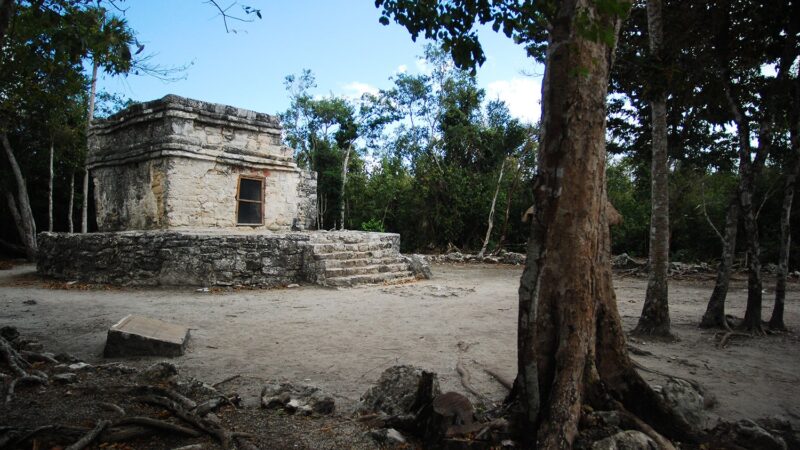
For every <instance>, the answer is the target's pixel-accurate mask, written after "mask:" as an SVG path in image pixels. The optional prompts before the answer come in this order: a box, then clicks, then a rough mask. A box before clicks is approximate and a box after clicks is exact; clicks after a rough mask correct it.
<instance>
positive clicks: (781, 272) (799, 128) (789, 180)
mask: <svg viewBox="0 0 800 450" xmlns="http://www.w3.org/2000/svg"><path fill="white" fill-rule="evenodd" d="M792 87H793V91H794V92H793V96H792V100H793V104H792V112H791V118H790V124H789V135H790V140H791V145H792V155H794V162H793V164H792V167H791V168H790V169H789V170H788V171H787V172H786V180H785V181H784V185H783V207H782V208H781V243H780V251H779V255H778V273H777V274H776V279H775V304H774V306H773V307H772V317H770V319H769V327H770V328H771V329H773V330H786V324H784V322H783V308H784V302H785V301H786V276H787V275H788V272H789V250H790V249H791V243H792V234H791V226H790V222H791V216H792V201H793V200H794V189H795V185H796V183H797V177H798V176H800V78H797V79H795V80H794V83H793V86H792Z"/></svg>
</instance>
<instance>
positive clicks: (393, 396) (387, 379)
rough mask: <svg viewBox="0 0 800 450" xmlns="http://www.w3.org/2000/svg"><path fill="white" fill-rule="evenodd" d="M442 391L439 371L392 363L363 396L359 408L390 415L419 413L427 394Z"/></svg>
mask: <svg viewBox="0 0 800 450" xmlns="http://www.w3.org/2000/svg"><path fill="white" fill-rule="evenodd" d="M440 393H441V390H440V389H439V381H438V379H437V377H436V374H435V373H433V372H428V371H425V370H423V369H421V368H419V367H414V366H408V365H401V366H392V367H390V368H388V369H386V370H385V371H384V372H383V373H382V374H381V376H380V378H379V379H378V383H377V384H376V385H375V386H372V387H370V388H369V389H367V391H366V392H365V393H364V395H363V396H361V406H360V408H359V411H361V412H364V413H378V412H383V413H385V414H388V415H390V416H392V415H408V414H415V413H416V412H417V411H418V410H419V408H420V406H422V405H421V403H423V402H425V401H426V400H425V398H428V399H432V398H434V397H436V396H437V395H439V394H440ZM427 401H430V400H427Z"/></svg>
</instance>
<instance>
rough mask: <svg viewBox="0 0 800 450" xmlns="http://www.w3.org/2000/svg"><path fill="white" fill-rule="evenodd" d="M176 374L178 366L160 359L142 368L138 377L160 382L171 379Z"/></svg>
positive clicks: (143, 379)
mask: <svg viewBox="0 0 800 450" xmlns="http://www.w3.org/2000/svg"><path fill="white" fill-rule="evenodd" d="M177 374H178V368H177V367H175V364H172V363H170V362H166V361H161V362H157V363H155V364H153V365H151V366H150V367H148V368H146V369H144V370H143V371H142V372H141V373H140V374H139V376H138V378H139V379H140V380H142V381H147V382H153V383H160V382H164V381H169V380H171V379H172V378H173V377H175V375H177Z"/></svg>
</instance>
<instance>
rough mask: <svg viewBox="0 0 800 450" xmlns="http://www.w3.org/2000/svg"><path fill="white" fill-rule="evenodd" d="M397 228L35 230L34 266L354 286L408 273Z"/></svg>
mask: <svg viewBox="0 0 800 450" xmlns="http://www.w3.org/2000/svg"><path fill="white" fill-rule="evenodd" d="M399 249H400V235H399V234H394V233H368V232H358V231H342V232H324V231H308V232H292V233H288V232H287V233H271V232H247V231H242V232H236V231H231V230H181V231H178V230H165V231H155V230H153V231H122V232H109V233H89V234H67V233H40V234H39V254H38V261H37V271H38V272H39V274H41V275H44V276H48V277H52V278H56V279H61V280H70V281H71V280H79V281H84V282H90V283H105V284H116V285H132V286H259V287H274V286H285V285H288V284H292V283H316V284H321V285H327V286H353V285H359V284H376V283H378V284H379V283H388V282H403V281H410V280H413V279H415V277H414V274H413V273H412V272H411V271H410V266H409V263H408V261H407V259H406V258H404V257H403V256H401V255H400V253H399Z"/></svg>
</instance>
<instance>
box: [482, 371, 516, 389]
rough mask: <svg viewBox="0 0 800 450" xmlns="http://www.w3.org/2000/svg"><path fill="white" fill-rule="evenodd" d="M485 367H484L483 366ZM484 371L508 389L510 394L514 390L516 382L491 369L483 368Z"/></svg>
mask: <svg viewBox="0 0 800 450" xmlns="http://www.w3.org/2000/svg"><path fill="white" fill-rule="evenodd" d="M481 367H483V366H481ZM483 371H484V372H486V374H487V375H489V376H490V377H492V378H494V379H495V380H497V382H498V383H500V384H501V385H502V386H503V387H504V388H506V389H508V390H509V392H510V391H511V390H512V389H514V382H513V381H511V380H509V379H508V378H506V377H504V376H503V375H501V374H500V373H499V372H498V371H496V370H495V369H493V368H491V367H483Z"/></svg>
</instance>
